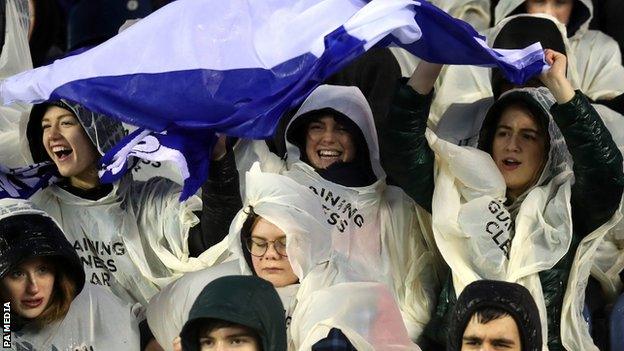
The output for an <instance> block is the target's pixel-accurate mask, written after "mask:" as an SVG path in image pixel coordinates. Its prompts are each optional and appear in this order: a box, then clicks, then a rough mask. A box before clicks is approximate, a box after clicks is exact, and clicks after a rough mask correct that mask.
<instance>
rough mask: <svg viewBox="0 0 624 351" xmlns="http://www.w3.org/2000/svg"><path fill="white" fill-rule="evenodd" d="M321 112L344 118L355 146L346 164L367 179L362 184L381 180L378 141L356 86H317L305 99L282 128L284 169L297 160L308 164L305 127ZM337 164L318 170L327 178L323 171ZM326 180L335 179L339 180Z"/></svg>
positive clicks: (364, 99) (383, 175) (367, 106)
mask: <svg viewBox="0 0 624 351" xmlns="http://www.w3.org/2000/svg"><path fill="white" fill-rule="evenodd" d="M322 113H330V114H334V115H337V116H339V118H340V119H342V120H347V123H345V124H346V127H347V128H348V129H350V131H351V134H352V137H353V139H354V144H355V145H356V148H357V150H356V157H355V160H354V161H353V162H351V163H348V165H349V167H353V166H355V167H358V170H359V171H360V173H364V174H363V175H362V176H365V177H366V179H367V180H368V181H366V182H367V183H368V184H364V185H370V184H371V183H373V182H375V181H376V180H380V179H385V172H384V171H383V169H382V168H381V163H380V161H379V142H378V139H377V131H376V129H375V122H374V119H373V113H372V111H371V108H370V105H369V104H368V102H367V101H366V98H365V97H364V95H363V94H362V92H361V91H360V89H359V88H357V87H347V86H338V85H327V84H326V85H321V86H319V87H318V88H316V89H315V90H314V91H312V93H311V94H310V95H309V96H308V97H307V98H306V100H305V101H304V102H303V104H302V105H301V107H299V109H298V110H297V112H296V113H295V115H294V116H293V118H292V119H291V121H290V123H289V124H288V126H287V127H286V132H285V136H284V139H285V140H286V151H287V156H286V162H287V166H288V168H289V169H290V167H291V166H292V164H294V163H296V162H300V161H303V162H306V164H308V163H307V157H306V155H305V127H306V126H307V125H308V123H309V122H311V121H312V120H313V118H314V117H315V116H318V115H319V114H322ZM308 165H309V164H308ZM339 166H340V165H339V164H334V165H332V166H330V168H329V169H328V170H321V171H319V173H320V174H321V175H322V176H323V177H324V178H327V176H325V175H324V173H325V172H323V171H330V172H331V169H332V168H336V167H339ZM310 167H312V166H310ZM328 180H330V181H334V182H336V183H338V182H339V179H338V180H335V179H328ZM347 186H348V185H347ZM359 186H363V185H359Z"/></svg>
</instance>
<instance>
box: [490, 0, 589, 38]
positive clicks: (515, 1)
mask: <svg viewBox="0 0 624 351" xmlns="http://www.w3.org/2000/svg"><path fill="white" fill-rule="evenodd" d="M519 13H526V0H508V1H499V2H498V4H497V5H496V7H495V8H494V24H498V23H499V22H501V21H502V20H503V19H505V18H506V17H509V16H512V15H516V14H519ZM593 15H594V6H593V5H592V2H591V0H574V6H573V8H572V14H571V15H570V21H569V23H568V24H567V25H566V28H567V33H568V38H580V37H581V36H583V35H584V34H585V32H587V30H589V22H591V19H592V17H593Z"/></svg>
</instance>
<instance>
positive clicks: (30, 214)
mask: <svg viewBox="0 0 624 351" xmlns="http://www.w3.org/2000/svg"><path fill="white" fill-rule="evenodd" d="M0 243H1V244H2V245H0V247H1V248H0V277H2V278H3V277H5V276H6V274H8V273H9V272H10V271H11V269H13V268H15V267H16V266H17V265H18V264H19V263H20V262H22V261H23V260H26V259H29V258H34V257H48V256H51V257H54V258H53V261H54V262H57V263H58V262H62V263H60V264H58V265H57V269H63V270H66V272H68V276H69V277H70V279H71V280H73V281H74V283H75V284H76V295H75V297H74V299H73V301H72V303H71V306H70V308H69V310H68V312H67V314H66V315H65V316H63V318H61V319H59V320H57V321H54V322H52V323H50V324H47V325H44V326H43V327H35V326H33V325H31V324H28V323H26V324H25V325H24V326H23V327H22V328H20V329H19V330H12V335H11V336H12V338H11V342H12V349H18V350H21V349H25V350H76V349H81V350H82V349H93V350H108V349H116V350H138V349H139V330H138V320H137V317H136V316H135V314H134V312H133V310H132V306H131V305H129V304H127V303H124V302H123V301H121V300H119V299H118V298H117V297H115V296H113V295H112V294H111V293H110V292H109V291H107V290H106V289H102V288H99V287H94V286H91V285H90V284H86V285H85V278H84V271H83V269H82V264H81V263H80V259H79V258H78V255H76V252H75V250H74V249H73V248H72V246H71V244H70V243H69V242H68V241H67V240H66V239H65V236H64V234H63V232H62V231H61V229H60V227H59V226H58V225H57V224H56V221H55V220H53V219H52V218H50V217H49V216H48V215H47V214H46V213H45V212H43V211H41V210H39V209H36V208H35V207H33V206H32V204H31V203H30V202H27V201H24V200H13V199H3V200H0Z"/></svg>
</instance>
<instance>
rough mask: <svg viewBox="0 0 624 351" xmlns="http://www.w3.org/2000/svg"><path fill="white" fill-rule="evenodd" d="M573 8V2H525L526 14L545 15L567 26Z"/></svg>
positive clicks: (542, 0)
mask: <svg viewBox="0 0 624 351" xmlns="http://www.w3.org/2000/svg"><path fill="white" fill-rule="evenodd" d="M572 7H574V0H526V10H527V12H528V13H546V14H549V15H551V16H553V17H555V18H556V19H557V20H559V22H561V23H563V24H566V25H567V24H568V22H570V15H571V14H572Z"/></svg>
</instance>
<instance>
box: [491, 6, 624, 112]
mask: <svg viewBox="0 0 624 351" xmlns="http://www.w3.org/2000/svg"><path fill="white" fill-rule="evenodd" d="M494 12H495V13H494V16H495V23H496V24H498V23H500V22H501V21H502V20H503V19H505V18H506V17H509V16H512V15H515V14H519V13H530V14H535V13H544V14H547V15H551V16H553V17H555V18H556V19H557V20H558V21H559V22H561V23H562V24H564V25H565V26H566V32H567V37H568V40H569V43H570V50H569V51H568V53H567V56H569V57H571V58H573V59H574V61H575V64H574V65H573V68H574V71H575V72H576V73H577V75H578V76H577V77H575V78H576V79H575V80H576V83H577V84H578V85H577V86H576V88H579V89H580V90H581V91H582V92H583V93H585V94H586V95H587V97H589V98H590V99H592V100H594V101H596V102H598V103H601V104H604V105H606V106H607V107H609V108H611V109H613V110H614V111H617V112H619V113H620V114H624V96H623V95H622V94H624V86H622V83H621V82H622V80H623V79H624V66H622V56H621V53H620V48H619V45H618V43H617V42H616V41H615V40H613V38H611V37H610V36H608V35H606V34H604V33H603V32H601V31H598V30H591V29H589V24H590V22H591V20H592V17H593V15H594V7H593V4H592V1H591V0H511V1H501V2H499V3H498V4H497V5H496V8H495V10H494ZM571 62H572V61H571Z"/></svg>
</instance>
